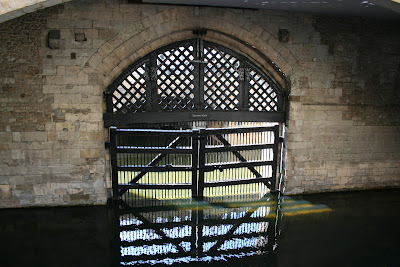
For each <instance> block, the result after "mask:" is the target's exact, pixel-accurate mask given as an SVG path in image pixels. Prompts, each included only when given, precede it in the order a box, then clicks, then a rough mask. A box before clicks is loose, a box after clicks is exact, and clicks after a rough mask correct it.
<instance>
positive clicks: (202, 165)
mask: <svg viewBox="0 0 400 267" xmlns="http://www.w3.org/2000/svg"><path fill="white" fill-rule="evenodd" d="M199 141H200V142H199V177H198V185H197V195H198V198H199V199H203V198H204V173H205V165H206V151H205V150H206V143H207V136H206V135H205V131H204V129H200V130H199Z"/></svg>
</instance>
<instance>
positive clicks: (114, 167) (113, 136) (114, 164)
mask: <svg viewBox="0 0 400 267" xmlns="http://www.w3.org/2000/svg"><path fill="white" fill-rule="evenodd" d="M110 145H111V146H110V154H111V180H112V192H113V196H112V198H113V201H116V200H119V199H120V198H121V196H120V195H119V188H118V158H117V128H116V127H110Z"/></svg>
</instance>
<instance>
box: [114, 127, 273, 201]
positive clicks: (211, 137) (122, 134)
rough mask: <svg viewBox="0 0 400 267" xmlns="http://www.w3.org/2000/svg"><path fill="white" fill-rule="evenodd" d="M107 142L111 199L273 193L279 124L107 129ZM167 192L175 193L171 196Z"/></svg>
mask: <svg viewBox="0 0 400 267" xmlns="http://www.w3.org/2000/svg"><path fill="white" fill-rule="evenodd" d="M110 139H111V165H112V182H113V197H114V199H119V198H120V197H121V196H122V195H123V194H125V193H126V192H127V191H128V190H132V189H133V190H135V189H142V192H144V193H146V190H147V192H148V195H145V196H144V197H145V198H155V199H157V198H158V199H169V198H179V197H197V198H203V197H204V196H215V195H221V194H225V193H226V192H225V193H224V192H223V190H222V189H221V188H224V187H227V186H230V187H231V188H233V189H232V190H230V191H231V193H233V194H235V193H239V191H243V190H244V189H243V187H244V186H245V187H246V186H247V187H252V186H253V185H254V184H259V185H260V184H261V185H263V187H264V190H261V191H260V189H257V191H258V193H262V192H264V193H265V189H269V190H271V191H275V190H276V177H277V165H278V162H277V159H278V156H277V155H278V145H279V126H278V125H276V126H272V127H242V128H209V129H191V130H155V129H117V128H111V131H110ZM235 186H238V187H237V188H236V189H235V188H234V187H235ZM143 189H145V190H143ZM157 190H159V191H158V193H156V192H155V191H157ZM170 190H171V191H172V190H174V191H173V193H172V194H171V193H168V191H170ZM176 190H178V194H177V191H176ZM235 190H236V191H235ZM160 194H161V196H160ZM172 195H173V197H172Z"/></svg>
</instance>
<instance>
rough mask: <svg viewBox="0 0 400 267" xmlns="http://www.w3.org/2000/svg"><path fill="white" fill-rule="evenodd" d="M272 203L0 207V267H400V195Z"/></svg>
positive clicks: (335, 195) (334, 195)
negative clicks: (126, 207) (125, 266)
mask: <svg viewBox="0 0 400 267" xmlns="http://www.w3.org/2000/svg"><path fill="white" fill-rule="evenodd" d="M275 200H276V199H274V198H270V199H264V202H258V203H257V202H255V203H253V202H246V203H243V204H242V205H240V204H239V203H237V202H232V201H231V202H229V203H219V204H209V203H194V204H192V205H188V206H184V207H183V206H181V209H178V208H176V207H175V208H174V207H163V208H153V209H132V210H128V211H127V210H122V211H116V210H113V209H112V208H110V207H73V208H37V209H9V210H0V266H119V265H120V264H121V263H123V264H132V265H138V264H142V265H151V264H154V263H158V264H169V265H171V266H179V265H190V266H198V265H208V266H400V256H399V251H400V190H398V189H397V190H382V191H365V192H346V193H327V194H316V195H305V196H296V197H290V198H285V199H284V200H283V201H282V200H281V201H280V202H279V203H280V204H281V205H280V206H279V207H278V206H277V205H276V201H275ZM274 201H275V204H274ZM265 207H266V208H265ZM276 207H278V210H274V208H276ZM324 207H325V208H330V209H331V210H332V211H324ZM276 214H278V217H276ZM177 248H178V249H177Z"/></svg>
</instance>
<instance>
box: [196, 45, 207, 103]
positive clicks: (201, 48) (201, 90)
mask: <svg viewBox="0 0 400 267" xmlns="http://www.w3.org/2000/svg"><path fill="white" fill-rule="evenodd" d="M197 49H198V51H199V62H203V60H205V59H204V44H203V39H200V38H199V42H198V47H197ZM204 68H205V64H203V63H199V106H198V109H204V107H205V106H206V104H205V103H204Z"/></svg>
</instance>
